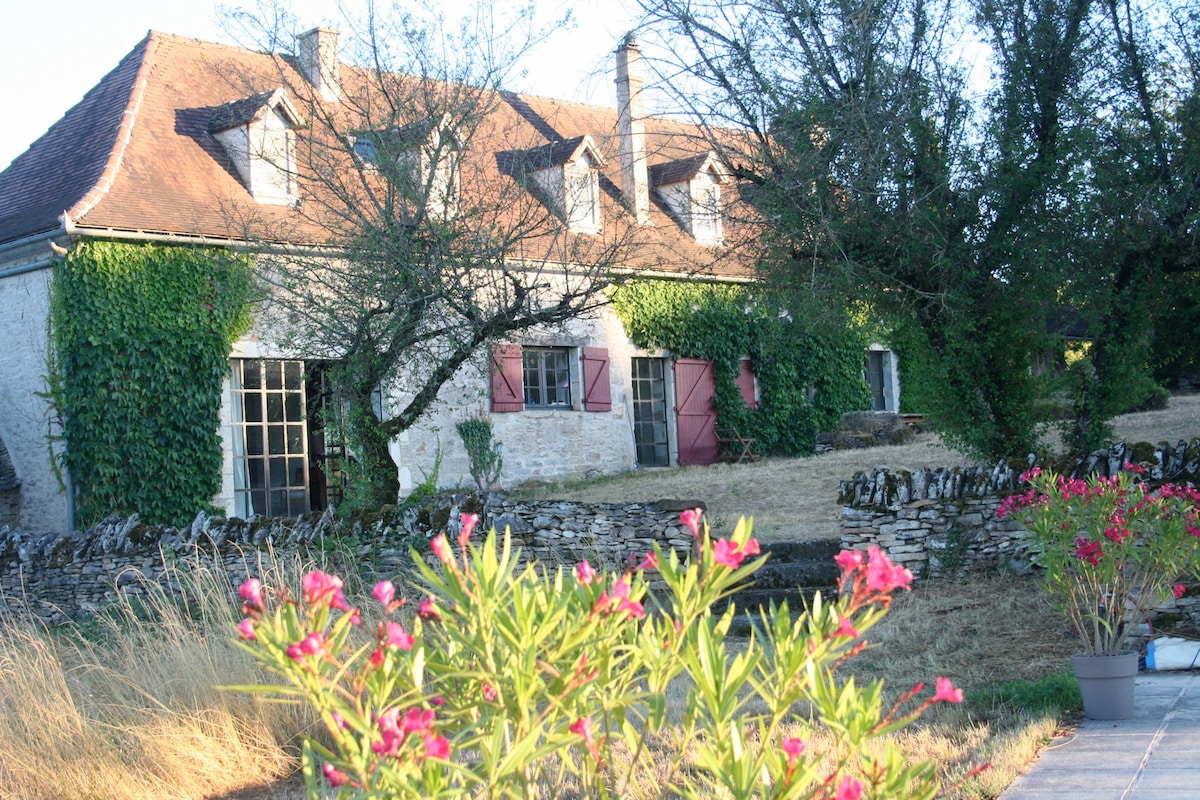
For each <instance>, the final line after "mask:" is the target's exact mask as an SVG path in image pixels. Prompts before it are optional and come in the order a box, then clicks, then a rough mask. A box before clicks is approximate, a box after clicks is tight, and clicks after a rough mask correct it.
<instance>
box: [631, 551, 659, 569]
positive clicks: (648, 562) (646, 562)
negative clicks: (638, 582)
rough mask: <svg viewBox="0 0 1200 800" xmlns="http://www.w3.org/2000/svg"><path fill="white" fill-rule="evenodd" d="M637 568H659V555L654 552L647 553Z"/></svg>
mask: <svg viewBox="0 0 1200 800" xmlns="http://www.w3.org/2000/svg"><path fill="white" fill-rule="evenodd" d="M636 569H637V571H638V572H642V571H644V570H648V569H658V556H656V555H655V554H654V553H652V552H651V553H646V555H645V556H644V557H643V558H642V561H641V563H640V564H638V565H637V567H636Z"/></svg>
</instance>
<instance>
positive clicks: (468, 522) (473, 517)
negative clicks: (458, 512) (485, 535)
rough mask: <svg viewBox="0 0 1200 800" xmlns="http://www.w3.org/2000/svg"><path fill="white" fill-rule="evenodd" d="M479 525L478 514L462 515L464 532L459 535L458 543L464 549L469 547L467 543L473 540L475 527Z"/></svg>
mask: <svg viewBox="0 0 1200 800" xmlns="http://www.w3.org/2000/svg"><path fill="white" fill-rule="evenodd" d="M478 524H479V515H478V514H463V515H462V530H461V531H459V534H458V543H459V544H460V545H462V546H463V547H466V546H467V541H468V540H470V538H471V533H472V532H474V530H475V526H476V525H478Z"/></svg>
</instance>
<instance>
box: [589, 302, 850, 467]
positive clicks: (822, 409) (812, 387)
mask: <svg viewBox="0 0 1200 800" xmlns="http://www.w3.org/2000/svg"><path fill="white" fill-rule="evenodd" d="M612 305H613V308H614V310H615V311H616V313H617V315H618V316H619V317H620V318H621V321H622V323H624V325H625V329H626V331H628V333H629V336H630V338H631V339H632V340H633V341H634V343H635V344H637V345H638V346H639V347H643V348H647V349H654V348H663V349H665V350H668V351H669V352H670V353H671V354H672V355H674V356H677V357H680V358H707V359H712V361H713V376H714V379H715V381H716V407H717V418H718V420H719V421H720V423H721V424H722V425H732V426H735V427H736V428H737V429H738V430H739V431H740V432H741V433H743V434H745V435H749V436H753V437H754V438H755V439H756V440H757V443H758V447H759V449H760V450H761V451H762V452H763V453H764V454H766V455H800V454H805V453H811V452H812V451H813V446H814V440H815V437H816V434H817V432H818V431H822V430H836V429H837V423H838V419H839V418H840V417H841V415H842V414H844V413H845V412H847V411H858V410H862V409H865V408H870V407H871V399H870V392H869V389H868V387H867V384H866V381H865V380H864V378H863V351H864V349H865V347H866V345H867V341H866V337H865V335H864V333H863V331H862V330H861V328H859V327H857V326H855V325H854V324H852V322H851V321H850V319H849V317H848V316H845V317H843V316H842V315H839V313H838V312H837V311H836V310H830V312H829V315H828V316H827V317H826V318H824V319H822V320H820V321H819V322H817V321H813V320H808V319H806V318H804V317H802V316H801V315H799V314H793V313H792V312H791V311H789V310H788V308H787V306H786V304H784V303H782V302H781V301H780V300H779V299H778V298H776V297H775V296H773V295H772V294H770V293H767V292H762V291H757V290H755V291H752V290H751V289H749V288H747V287H744V286H734V285H728V284H706V283H697V282H694V281H667V280H639V281H631V282H629V283H627V284H624V285H622V286H621V287H619V288H617V289H615V290H614V291H613V294H612ZM747 356H748V357H749V358H750V362H751V366H752V368H753V369H754V375H755V377H756V379H757V381H758V388H759V393H760V403H759V407H758V408H757V409H750V408H746V407H745V406H744V404H743V402H742V398H741V394H740V393H739V392H738V388H737V385H736V383H735V381H736V379H737V375H738V369H739V364H740V361H741V359H742V358H744V357H747Z"/></svg>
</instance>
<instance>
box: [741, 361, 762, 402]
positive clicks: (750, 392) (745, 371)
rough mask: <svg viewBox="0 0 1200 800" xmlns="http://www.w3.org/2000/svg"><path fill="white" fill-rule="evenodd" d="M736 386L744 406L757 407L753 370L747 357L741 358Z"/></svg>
mask: <svg viewBox="0 0 1200 800" xmlns="http://www.w3.org/2000/svg"><path fill="white" fill-rule="evenodd" d="M737 387H738V391H739V392H741V393H742V403H744V404H745V406H746V408H758V400H757V399H756V398H755V396H754V370H753V369H751V367H750V359H748V358H743V359H742V361H741V364H739V366H738V376H737Z"/></svg>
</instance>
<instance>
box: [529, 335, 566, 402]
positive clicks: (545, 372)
mask: <svg viewBox="0 0 1200 800" xmlns="http://www.w3.org/2000/svg"><path fill="white" fill-rule="evenodd" d="M569 356H570V353H569V351H568V350H567V348H565V347H526V348H524V350H523V352H522V367H523V371H524V384H525V407H526V408H571V359H570V357H569Z"/></svg>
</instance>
